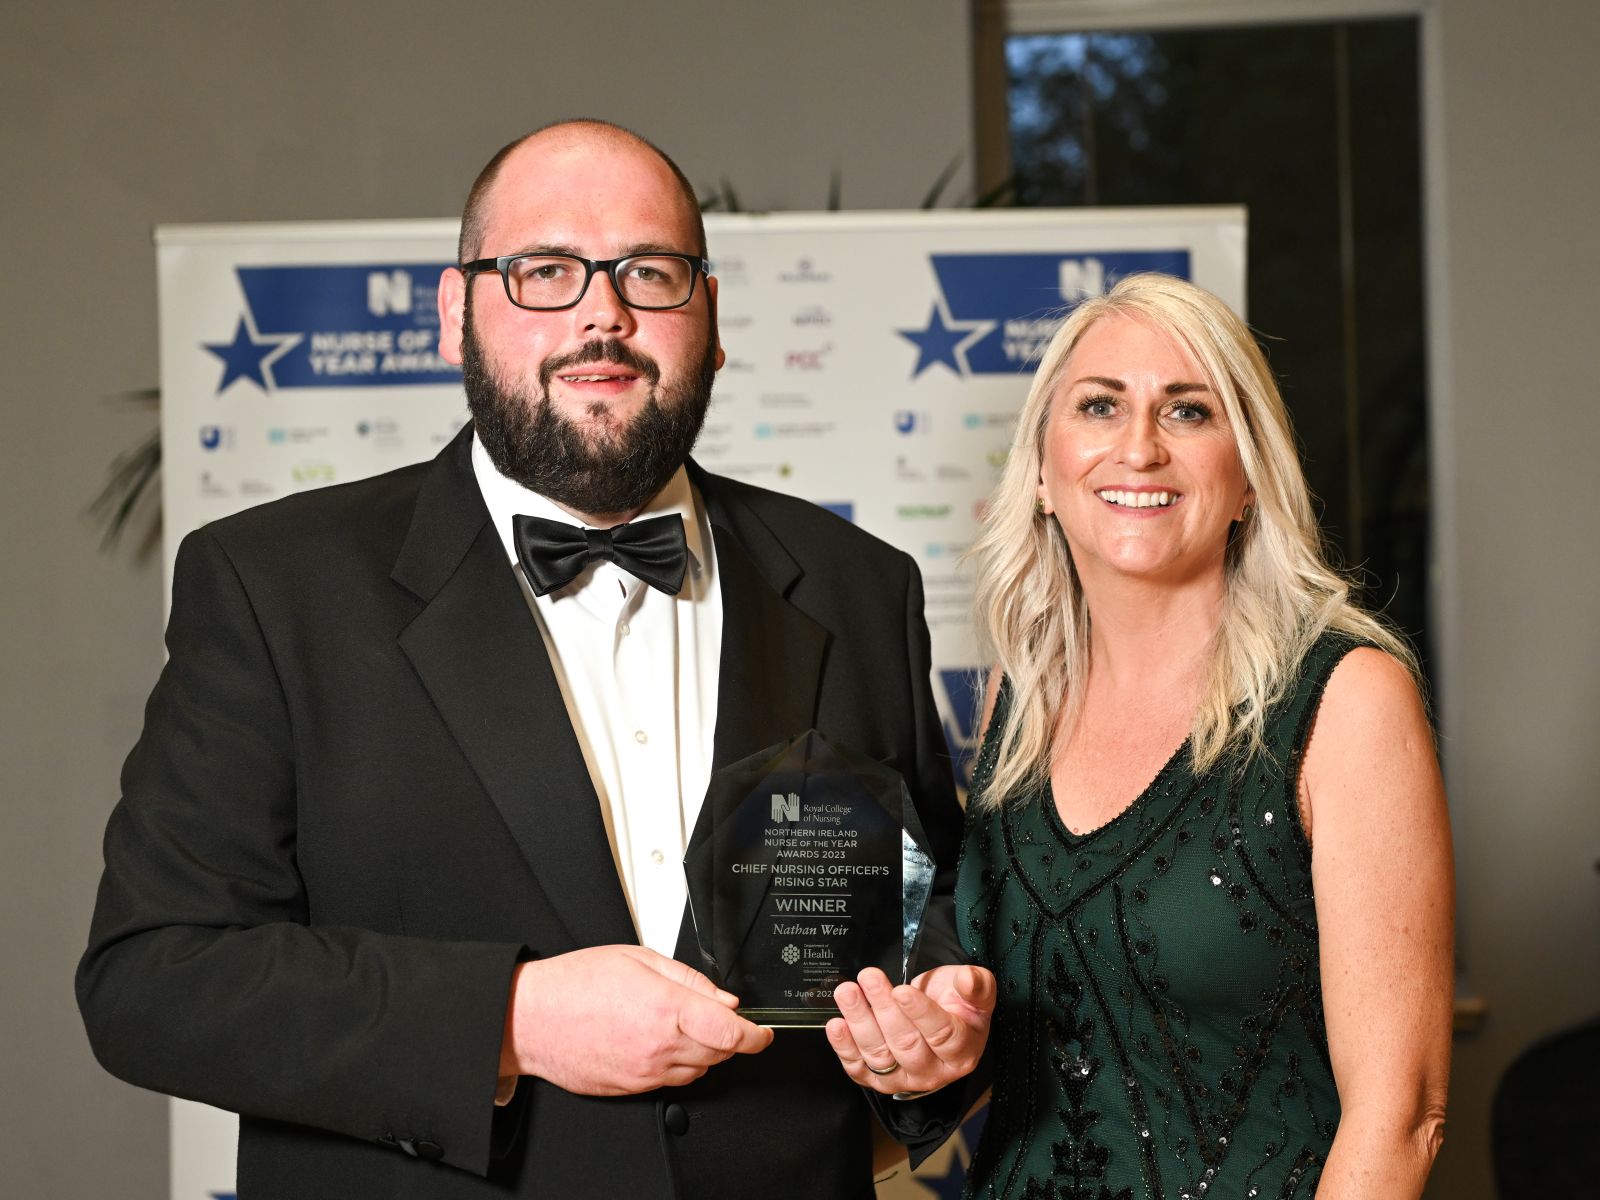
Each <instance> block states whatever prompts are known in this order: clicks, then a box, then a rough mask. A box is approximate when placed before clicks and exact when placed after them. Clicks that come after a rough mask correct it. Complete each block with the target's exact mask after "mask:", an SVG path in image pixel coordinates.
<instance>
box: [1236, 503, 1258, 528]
mask: <svg viewBox="0 0 1600 1200" xmlns="http://www.w3.org/2000/svg"><path fill="white" fill-rule="evenodd" d="M1255 515H1256V510H1255V508H1254V507H1253V506H1251V505H1249V504H1246V505H1245V506H1244V511H1243V512H1242V513H1240V514H1239V524H1241V525H1243V524H1244V523H1246V522H1247V521H1249V520H1250V518H1251V517H1253V516H1255Z"/></svg>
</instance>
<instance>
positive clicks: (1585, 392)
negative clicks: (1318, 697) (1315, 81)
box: [1430, 0, 1600, 1200]
mask: <svg viewBox="0 0 1600 1200" xmlns="http://www.w3.org/2000/svg"><path fill="white" fill-rule="evenodd" d="M1440 7H1441V9H1442V11H1441V12H1440V15H1439V30H1438V32H1439V48H1440V50H1441V51H1442V53H1441V55H1440V61H1441V65H1442V72H1441V76H1440V78H1439V80H1438V84H1439V87H1438V89H1437V91H1436V98H1437V100H1438V102H1439V103H1440V104H1441V105H1442V109H1443V112H1444V114H1445V136H1444V141H1443V145H1442V146H1441V147H1438V150H1439V151H1440V154H1441V165H1442V167H1443V173H1442V180H1441V181H1442V183H1443V185H1444V188H1443V194H1442V195H1441V196H1440V197H1438V199H1439V200H1440V201H1442V206H1443V229H1442V232H1443V235H1444V236H1443V241H1442V246H1443V249H1444V251H1445V256H1444V260H1443V263H1442V264H1441V265H1442V266H1443V268H1444V271H1445V273H1446V277H1445V282H1446V287H1445V289H1444V290H1443V292H1442V294H1436V295H1435V296H1434V297H1433V302H1434V304H1435V305H1436V309H1437V311H1436V313H1435V318H1436V320H1437V322H1438V324H1439V327H1440V330H1441V332H1442V335H1443V340H1444V349H1445V356H1444V358H1443V359H1442V361H1440V362H1438V363H1437V364H1436V368H1437V370H1436V377H1437V379H1438V382H1439V384H1440V385H1441V386H1440V391H1439V394H1438V396H1437V397H1436V406H1435V412H1436V414H1437V417H1438V420H1437V421H1436V434H1437V442H1436V452H1435V453H1436V461H1437V463H1438V465H1439V468H1440V470H1441V472H1442V473H1443V476H1444V477H1443V479H1442V481H1441V482H1442V483H1443V485H1444V489H1445V490H1444V497H1443V499H1444V500H1445V506H1444V508H1443V510H1442V511H1441V512H1440V514H1439V519H1440V525H1441V530H1442V532H1443V533H1444V534H1445V538H1444V542H1443V545H1442V546H1441V551H1442V553H1441V556H1440V567H1441V573H1440V576H1439V580H1438V590H1439V595H1440V600H1441V605H1442V616H1443V617H1444V627H1443V631H1442V632H1443V634H1444V638H1443V642H1442V649H1443V650H1444V657H1445V661H1446V663H1447V664H1449V665H1450V668H1451V669H1450V670H1449V673H1448V675H1447V676H1446V678H1445V679H1444V680H1443V682H1442V685H1441V689H1440V695H1439V697H1438V700H1439V704H1440V707H1441V709H1442V711H1443V716H1444V733H1445V737H1446V740H1445V743H1444V747H1443V749H1444V758H1445V766H1446V771H1447V775H1448V781H1449V786H1450V799H1451V808H1452V812H1453V814H1454V820H1455V829H1456V842H1457V857H1458V864H1457V869H1458V879H1459V889H1458V890H1459V897H1460V957H1461V961H1462V964H1463V966H1464V968H1465V971H1466V981H1467V984H1468V985H1469V986H1470V987H1471V988H1472V989H1473V990H1475V991H1477V992H1479V993H1480V994H1481V995H1482V996H1483V998H1484V999H1485V1000H1486V1001H1487V1002H1488V1004H1489V1018H1488V1020H1487V1022H1486V1023H1485V1025H1484V1027H1483V1030H1482V1032H1481V1033H1479V1034H1477V1035H1475V1036H1472V1037H1470V1038H1466V1039H1463V1040H1462V1041H1460V1042H1459V1043H1458V1045H1457V1051H1456V1063H1455V1080H1454V1086H1453V1088H1452V1095H1451V1119H1450V1124H1449V1128H1448V1133H1447V1138H1446V1150H1445V1154H1444V1156H1443V1158H1442V1160H1441V1162H1440V1166H1439V1170H1438V1172H1437V1175H1436V1179H1435V1186H1434V1187H1433V1188H1432V1189H1431V1192H1430V1194H1431V1195H1435V1196H1439V1197H1450V1198H1452V1200H1454V1198H1456V1197H1461V1198H1462V1200H1478V1198H1480V1197H1481V1198H1485V1200H1486V1198H1487V1197H1489V1196H1491V1195H1492V1191H1491V1190H1490V1188H1489V1187H1488V1186H1487V1184H1486V1182H1485V1181H1486V1180H1487V1178H1488V1177H1489V1172H1490V1162H1489V1155H1488V1146H1487V1141H1486V1137H1487V1131H1488V1114H1489V1102H1490V1098H1491V1096H1492V1092H1493V1088H1494V1084H1495V1082H1496V1081H1497V1080H1498V1078H1499V1076H1500V1073H1501V1072H1502V1071H1503V1070H1504V1069H1505V1066H1506V1064H1507V1063H1508V1062H1509V1061H1510V1060H1511V1058H1512V1057H1514V1056H1515V1055H1516V1054H1517V1053H1518V1052H1519V1051H1520V1050H1521V1049H1522V1048H1524V1047H1525V1046H1526V1045H1527V1044H1528V1043H1529V1042H1531V1041H1532V1040H1534V1039H1535V1038H1538V1037H1541V1036H1543V1035H1545V1034H1548V1033H1552V1032H1555V1031H1556V1030H1558V1029H1560V1028H1563V1027H1565V1026H1568V1025H1571V1024H1574V1023H1576V1022H1577V1021H1578V1020H1580V1019H1582V1018H1584V1017H1588V1016H1593V1015H1594V1014H1596V1013H1600V875H1597V874H1596V860H1597V859H1600V736H1597V734H1596V732H1595V726H1596V724H1597V722H1600V620H1597V618H1600V600H1597V597H1600V534H1597V533H1596V526H1595V522H1594V521H1593V519H1592V518H1591V515H1590V514H1589V513H1588V512H1587V511H1585V510H1586V508H1587V505H1586V503H1585V502H1584V498H1583V497H1582V493H1583V492H1584V491H1587V490H1588V488H1587V486H1586V484H1585V482H1583V481H1587V480H1589V479H1592V478H1593V477H1594V474H1595V470H1596V463H1595V454H1596V451H1597V450H1600V401H1597V399H1596V394H1595V379H1596V378H1597V376H1600V338H1597V337H1596V334H1595V321H1596V316H1597V314H1600V301H1597V299H1596V295H1595V289H1596V286H1597V281H1600V225H1597V222H1596V217H1595V203H1594V197H1595V196H1596V195H1600V154H1597V153H1596V148H1597V146H1600V135H1597V133H1596V130H1595V117H1596V114H1597V113H1600V83H1597V82H1596V77H1595V75H1594V69H1593V49H1594V47H1595V46H1596V45H1597V44H1600V8H1597V7H1596V6H1595V5H1594V4H1592V3H1590V2H1589V0H1547V2H1545V3H1541V4H1537V5H1513V4H1506V3H1503V2H1501V0H1444V3H1442V4H1441V5H1440Z"/></svg>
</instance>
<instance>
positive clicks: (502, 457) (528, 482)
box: [461, 304, 717, 515]
mask: <svg viewBox="0 0 1600 1200" xmlns="http://www.w3.org/2000/svg"><path fill="white" fill-rule="evenodd" d="M601 362H604V363H615V364H617V365H618V366H624V367H627V368H628V369H629V370H631V371H634V372H636V373H637V374H638V375H639V377H640V378H641V379H643V380H644V381H645V382H646V383H648V384H649V385H650V395H649V397H648V398H647V399H646V400H645V403H644V405H643V407H641V408H640V409H639V411H638V412H637V413H636V414H635V415H634V417H633V419H632V420H631V421H629V422H628V423H627V424H626V425H624V426H621V427H620V428H619V427H616V426H612V427H610V428H605V427H597V428H591V429H590V430H585V429H582V428H580V427H579V426H578V425H577V424H576V423H575V422H574V421H572V420H571V419H570V418H569V417H567V416H566V415H564V414H563V413H561V412H559V411H558V410H557V408H556V405H555V402H554V401H552V400H551V398H550V381H551V380H552V379H553V378H555V376H556V375H557V374H559V373H561V372H563V371H567V372H570V371H571V370H572V368H574V367H577V366H579V365H581V364H584V363H601ZM716 373H717V363H716V338H715V335H714V334H713V335H712V336H710V337H708V339H707V342H706V347H705V352H704V354H703V355H702V356H701V358H700V361H699V362H698V363H697V364H695V369H694V370H693V371H692V372H691V374H690V375H689V377H688V378H687V379H685V380H684V381H682V382H681V383H677V384H669V385H667V386H666V387H662V386H661V385H660V379H661V370H660V368H659V367H658V366H657V365H656V364H655V362H654V361H652V360H651V359H650V358H648V357H646V356H645V355H643V354H640V353H639V352H638V351H636V350H634V349H632V348H631V347H629V346H626V345H624V344H623V343H621V342H618V341H615V340H613V339H609V338H607V339H596V340H594V341H590V342H585V343H584V344H583V345H582V346H580V347H579V348H578V349H577V350H575V351H573V352H572V353H571V354H565V355H560V356H558V357H553V358H548V359H546V360H545V361H544V364H543V365H542V366H541V367H540V369H539V390H538V392H537V393H535V394H530V393H529V391H528V390H527V389H525V388H516V387H511V386H508V385H506V384H505V383H504V382H503V381H502V380H501V379H500V378H499V377H498V376H497V375H496V373H495V371H494V369H493V368H492V367H491V366H490V365H489V363H488V362H487V361H485V359H484V355H483V348H482V346H481V345H479V343H478V339H477V335H476V333H475V331H474V330H473V327H472V311H471V306H470V304H469V306H468V310H467V314H466V320H465V321H464V323H463V329H462V346H461V375H462V383H463V384H464V385H465V387H466V391H467V407H468V408H469V409H470V410H471V412H472V420H473V424H474V426H475V427H476V429H477V433H478V439H479V440H480V441H481V442H482V443H483V448H484V449H485V450H487V451H488V453H489V461H491V462H492V463H494V465H495V469H496V470H498V471H499V472H500V473H501V474H502V475H504V476H505V477H506V478H507V479H511V480H513V481H515V482H517V483H520V484H521V485H522V486H523V487H525V488H528V489H529V490H531V491H534V492H537V493H538V494H539V495H541V496H544V497H546V498H547V499H550V500H554V501H555V502H556V503H557V504H560V505H561V506H562V507H564V508H567V509H570V510H572V511H573V512H577V513H585V514H591V515H604V514H612V513H633V512H637V511H638V510H639V509H641V508H643V507H644V506H645V505H646V504H648V503H649V502H650V500H651V499H652V498H653V497H654V496H655V495H656V493H657V492H659V491H660V490H661V489H662V488H663V487H665V486H666V484H667V481H668V480H669V479H671V478H672V475H673V472H675V471H676V470H677V469H678V467H679V466H680V465H681V464H682V463H683V460H684V459H686V458H688V457H689V451H690V450H691V449H693V447H694V443H695V439H696V438H697V437H699V435H700V426H701V425H702V424H704V422H705V419H706V410H707V408H708V407H709V406H710V404H711V385H712V383H713V382H714V380H715V379H716ZM596 415H597V416H599V415H600V414H599V412H598V406H597V413H596Z"/></svg>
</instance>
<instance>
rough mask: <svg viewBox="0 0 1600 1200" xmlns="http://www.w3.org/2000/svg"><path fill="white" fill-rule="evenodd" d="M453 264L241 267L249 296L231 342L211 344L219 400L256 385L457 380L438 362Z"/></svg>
mask: <svg viewBox="0 0 1600 1200" xmlns="http://www.w3.org/2000/svg"><path fill="white" fill-rule="evenodd" d="M447 265H448V264H445V263H434V264H429V263H403V264H398V265H396V264H378V265H359V266H357V265H338V266H313V267H298V266H296V267H276V266H274V267H237V268H235V271H236V273H237V275H238V278H239V287H240V289H241V290H242V291H243V293H244V311H243V312H242V313H241V314H240V315H239V318H238V322H237V324H235V326H234V329H233V337H232V339H231V340H229V341H218V342H202V343H201V344H200V345H201V349H203V350H205V351H206V352H207V353H208V354H211V355H213V356H214V357H215V358H216V359H218V360H219V361H220V362H221V363H222V374H221V377H220V378H219V380H218V382H217V394H218V395H220V394H222V393H223V392H225V391H227V390H228V389H229V388H230V387H232V386H233V385H234V384H235V383H238V382H240V381H248V382H250V383H253V384H255V385H256V387H258V388H260V389H261V390H262V391H267V392H270V391H274V390H284V389H290V388H326V387H371V386H374V385H377V386H383V385H389V384H399V385H404V384H426V383H445V384H448V383H454V382H456V381H457V380H459V379H460V378H461V369H460V368H459V367H457V366H455V365H454V364H453V363H448V362H446V361H445V360H444V359H443V358H441V357H439V313H438V309H437V306H436V298H437V294H438V290H437V289H438V284H437V280H438V278H439V274H440V272H441V271H443V270H444V268H445V267H446V266H447Z"/></svg>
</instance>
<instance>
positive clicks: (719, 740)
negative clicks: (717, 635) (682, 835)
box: [676, 462, 828, 982]
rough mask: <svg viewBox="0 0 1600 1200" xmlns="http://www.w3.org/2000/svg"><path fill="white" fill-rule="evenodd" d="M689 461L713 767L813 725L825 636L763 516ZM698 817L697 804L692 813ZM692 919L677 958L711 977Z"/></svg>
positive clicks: (723, 918) (735, 920)
mask: <svg viewBox="0 0 1600 1200" xmlns="http://www.w3.org/2000/svg"><path fill="white" fill-rule="evenodd" d="M689 467H690V475H691V477H692V478H693V480H694V483H695V486H696V488H697V489H698V490H699V492H700V498H701V500H702V501H703V502H704V503H705V505H706V510H707V514H708V515H709V517H710V520H711V531H712V538H713V540H714V541H715V543H716V549H717V575H718V579H719V586H720V588H721V591H722V664H721V668H720V670H719V673H718V682H717V728H716V734H715V738H714V744H713V748H712V767H713V769H720V768H722V767H725V766H727V765H728V764H730V763H734V762H738V761H739V760H740V759H742V758H748V757H749V756H750V755H752V754H754V753H756V752H757V751H760V750H765V749H767V748H768V747H770V746H773V745H776V744H777V743H779V742H783V741H787V740H789V739H791V738H793V737H795V736H796V735H797V734H800V733H804V732H805V731H806V730H807V729H810V728H811V727H812V726H813V725H814V724H815V723H816V719H817V694H818V689H819V687H820V684H821V680H822V662H823V656H824V654H825V652H826V650H827V644H828V634H827V631H826V630H825V629H823V628H822V626H820V625H818V624H817V623H816V622H815V621H814V620H812V619H811V618H810V617H808V616H807V615H806V614H805V613H803V612H802V611H801V610H800V609H798V608H796V607H795V606H794V605H793V604H791V603H790V602H789V600H788V598H787V597H788V595H789V593H790V592H791V591H792V589H793V588H794V586H795V585H796V584H797V583H798V582H799V580H800V577H801V575H802V571H801V569H800V566H799V564H798V563H797V562H795V560H794V558H793V556H792V555H791V554H790V553H789V552H788V550H787V549H786V548H785V547H784V546H783V544H782V543H781V542H780V541H779V540H778V539H777V537H776V536H774V534H773V533H772V531H771V530H770V529H769V528H768V527H767V525H766V523H765V522H763V521H762V520H761V519H760V517H759V516H757V514H756V513H755V511H754V510H753V509H751V508H750V507H749V506H748V505H746V504H742V503H740V502H739V501H738V500H737V499H736V498H735V497H734V496H732V495H729V494H728V489H725V488H724V487H723V486H722V485H721V481H719V480H717V479H715V478H713V477H710V476H707V475H705V473H704V472H702V471H700V470H699V468H698V467H696V466H695V464H694V463H692V462H691V463H690V464H689ZM707 815H708V814H707V813H706V812H705V811H702V812H701V819H702V820H704V819H706V817H707ZM705 900H706V901H707V902H709V901H710V900H711V897H710V896H707V897H706V898H705ZM744 900H745V903H746V905H747V906H749V905H753V904H754V903H755V900H754V899H752V898H751V897H750V896H749V895H745V897H744ZM754 912H755V909H754V908H753V907H752V908H751V910H750V913H749V914H747V915H748V916H750V917H751V918H753V916H754ZM699 916H700V919H702V920H707V921H711V922H712V924H713V925H714V926H717V927H719V928H720V927H728V928H732V927H734V926H739V922H741V921H744V920H745V917H744V916H738V915H735V916H729V915H728V914H721V915H720V916H713V914H711V913H709V912H707V913H702V914H699ZM695 917H696V914H695V913H693V912H692V911H687V910H686V911H685V912H684V916H683V923H682V924H681V925H680V926H679V929H678V945H677V951H676V957H677V958H678V959H680V960H681V961H683V962H687V963H692V964H694V965H695V966H697V967H700V968H702V969H705V970H706V971H708V972H709V973H711V974H712V975H716V974H717V968H716V966H715V963H714V962H712V961H706V960H704V959H703V958H702V957H701V952H700V949H699V946H698V942H697V939H696V936H695V929H694V920H695ZM746 923H748V922H746ZM739 927H741V928H742V927H743V926H739ZM724 961H727V960H726V959H725V960H724ZM719 982H721V981H719Z"/></svg>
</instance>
